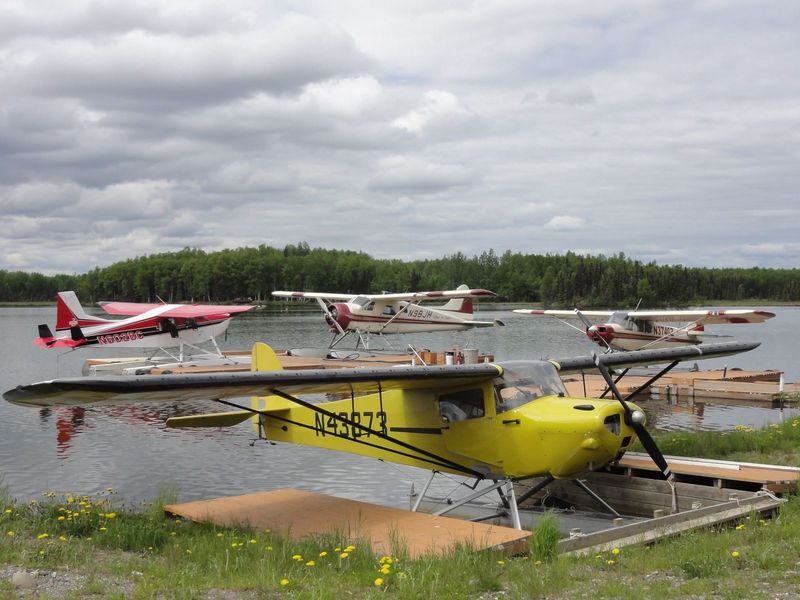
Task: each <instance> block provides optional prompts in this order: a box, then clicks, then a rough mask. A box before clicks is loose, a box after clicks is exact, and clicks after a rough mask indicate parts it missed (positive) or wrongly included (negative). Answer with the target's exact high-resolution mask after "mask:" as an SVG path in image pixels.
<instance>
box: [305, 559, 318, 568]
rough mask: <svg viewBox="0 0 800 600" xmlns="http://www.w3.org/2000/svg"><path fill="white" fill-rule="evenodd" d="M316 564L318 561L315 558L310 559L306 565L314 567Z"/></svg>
mask: <svg viewBox="0 0 800 600" xmlns="http://www.w3.org/2000/svg"><path fill="white" fill-rule="evenodd" d="M315 564H317V563H315V562H314V561H313V560H310V561H308V562H307V563H306V566H307V567H313V566H314V565H315Z"/></svg>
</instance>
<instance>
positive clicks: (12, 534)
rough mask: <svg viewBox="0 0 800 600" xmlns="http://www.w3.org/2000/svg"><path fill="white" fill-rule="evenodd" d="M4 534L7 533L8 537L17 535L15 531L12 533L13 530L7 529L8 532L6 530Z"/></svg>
mask: <svg viewBox="0 0 800 600" xmlns="http://www.w3.org/2000/svg"><path fill="white" fill-rule="evenodd" d="M6 535H7V536H8V537H14V536H15V535H17V534H16V533H14V532H13V531H9V532H7V533H6Z"/></svg>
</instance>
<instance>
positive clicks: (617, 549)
mask: <svg viewBox="0 0 800 600" xmlns="http://www.w3.org/2000/svg"><path fill="white" fill-rule="evenodd" d="M611 554H613V555H614V556H616V555H617V554H619V548H614V549H613V550H612V551H611Z"/></svg>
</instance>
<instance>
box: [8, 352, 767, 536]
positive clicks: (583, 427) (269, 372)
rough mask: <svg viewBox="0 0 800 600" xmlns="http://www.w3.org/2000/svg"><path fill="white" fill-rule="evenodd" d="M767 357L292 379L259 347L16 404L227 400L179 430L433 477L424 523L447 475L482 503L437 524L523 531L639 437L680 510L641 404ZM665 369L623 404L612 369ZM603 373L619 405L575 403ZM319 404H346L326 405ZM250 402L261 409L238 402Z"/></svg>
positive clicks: (342, 372) (295, 375)
mask: <svg viewBox="0 0 800 600" xmlns="http://www.w3.org/2000/svg"><path fill="white" fill-rule="evenodd" d="M757 346H758V344H757V343H752V344H745V343H736V342H728V343H720V344H708V345H704V346H702V347H697V346H685V347H678V348H672V349H655V350H639V351H633V352H628V353H612V354H600V355H591V356H582V357H576V358H565V359H561V360H520V361H508V362H498V363H485V364H473V365H454V366H449V365H446V366H410V365H406V366H402V367H390V368H369V367H361V368H341V369H314V370H291V371H285V370H281V364H280V362H279V361H278V358H277V356H276V355H275V353H274V352H273V351H272V350H271V349H270V348H269V347H268V346H267V345H265V344H261V343H258V344H256V345H254V347H253V350H252V362H251V371H250V372H231V371H227V372H218V373H213V374H206V373H192V374H177V373H174V374H165V375H140V376H114V377H76V378H67V379H55V380H51V381H44V382H40V383H34V384H30V385H22V386H18V387H17V388H15V389H12V390H9V391H7V392H5V393H4V394H3V397H4V398H5V399H6V400H7V401H9V402H11V403H13V404H17V405H22V406H29V407H35V408H45V407H50V406H87V405H94V404H110V403H116V404H125V403H137V402H158V401H165V402H169V403H171V404H173V405H175V406H179V405H180V404H181V403H183V402H190V401H193V400H214V401H216V402H217V403H219V404H221V405H224V406H226V407H229V408H231V407H232V408H234V409H235V410H233V411H228V412H221V413H210V414H200V415H190V416H177V417H171V418H169V419H167V422H166V424H167V426H168V427H224V426H233V425H237V424H239V423H243V422H245V421H247V420H248V419H249V420H251V422H252V426H253V428H254V429H255V432H256V434H257V435H258V437H259V438H262V439H265V440H267V441H269V442H289V443H295V444H303V445H308V446H315V447H320V448H327V449H331V450H338V451H343V452H350V453H354V454H359V455H364V456H368V457H372V458H376V459H379V460H382V461H391V462H395V463H399V464H403V465H410V466H413V467H420V468H423V469H428V470H431V471H432V475H431V477H430V479H429V480H428V482H427V483H426V485H425V488H424V490H423V491H422V493H421V494H420V495H419V496H418V498H417V501H416V503H415V505H414V506H413V507H412V509H413V510H417V508H418V507H419V506H420V502H421V501H422V499H423V497H424V496H425V494H426V492H427V491H428V488H429V486H430V483H431V481H432V480H433V477H434V476H435V475H436V474H437V473H447V474H454V475H461V476H466V477H468V478H470V481H471V478H474V479H475V484H474V486H471V489H473V490H475V491H474V493H472V494H471V495H470V496H469V497H467V498H465V499H463V500H462V501H459V502H455V503H453V504H452V505H448V506H445V508H443V509H441V510H439V511H437V512H436V513H435V514H444V513H446V512H449V511H450V510H453V509H455V508H457V507H458V506H462V505H463V504H465V503H467V502H470V501H472V500H475V499H477V498H479V497H481V496H483V495H485V494H487V493H489V492H493V491H497V492H498V493H499V494H500V497H501V500H502V503H503V505H504V506H505V509H504V510H506V514H510V516H511V519H512V523H513V525H514V526H515V527H516V528H518V529H519V528H520V520H519V513H518V506H519V504H520V503H521V502H523V501H524V500H526V499H527V498H528V497H530V496H531V495H532V494H533V493H536V492H537V491H539V490H541V489H542V488H543V487H544V486H546V485H547V484H548V483H550V482H552V481H554V480H556V479H568V480H575V481H576V482H577V483H578V484H579V485H584V486H585V484H582V482H580V480H579V479H578V478H579V477H580V476H581V475H583V474H586V473H588V472H590V471H594V470H597V469H600V468H602V467H604V466H606V465H608V464H609V463H612V462H614V461H616V460H618V459H620V458H621V457H622V455H623V454H624V453H625V452H626V450H627V449H628V448H629V447H630V445H631V443H632V442H633V440H634V439H635V438H636V437H638V438H639V440H640V441H641V442H642V445H643V446H644V447H645V449H646V450H647V452H648V454H649V455H650V457H651V458H652V459H653V461H654V463H655V464H656V465H657V466H658V468H659V469H660V471H661V473H662V475H663V476H664V478H665V479H666V480H667V481H668V482H670V484H671V486H672V489H673V508H674V507H675V502H676V501H675V486H674V484H673V479H674V478H673V475H672V473H671V471H670V467H669V465H668V463H667V460H666V459H665V458H664V456H663V455H662V454H661V452H660V450H659V449H658V447H657V445H656V444H655V442H654V441H653V439H652V438H651V437H650V434H649V433H648V431H647V429H646V428H645V415H644V413H643V412H642V410H641V409H640V408H639V407H638V406H636V405H635V404H633V403H632V402H630V398H631V397H632V396H633V395H634V394H635V393H637V392H638V391H640V390H642V389H645V388H646V387H647V386H649V385H650V384H652V382H654V381H655V380H656V379H658V378H659V377H660V376H662V375H663V374H665V373H666V372H668V371H669V370H670V369H671V368H672V367H674V366H675V365H677V364H678V363H679V362H681V361H685V360H698V359H702V358H713V357H720V356H728V355H732V354H737V353H740V352H746V351H748V350H751V349H753V348H755V347H757ZM655 363H669V364H668V366H667V367H665V368H664V369H662V371H661V372H660V373H659V374H658V375H656V376H654V377H653V378H651V380H650V381H649V382H648V383H647V384H645V385H644V386H641V387H640V388H639V389H638V390H637V391H636V392H634V393H632V394H629V395H628V396H626V397H623V396H622V395H621V394H620V392H619V389H618V387H617V386H616V382H615V381H614V380H613V379H612V377H611V372H610V371H611V369H620V368H627V367H631V366H636V365H642V364H655ZM594 369H597V370H599V371H600V373H601V374H602V376H603V378H604V379H605V380H606V382H607V385H608V388H609V389H610V390H611V391H612V392H613V394H614V399H590V398H583V397H570V396H569V394H568V392H567V390H566V388H565V386H564V384H563V382H562V380H561V376H563V375H567V374H570V373H579V372H584V371H586V370H594ZM309 394H311V395H312V397H311V398H309V396H308V395H309ZM318 394H330V395H334V396H335V397H336V398H337V399H335V400H330V401H324V402H318V403H315V402H314V399H313V395H318ZM248 396H249V397H250V399H249V401H247V400H244V401H237V400H236V399H237V398H240V399H241V398H246V397H248ZM533 477H543V478H544V479H543V482H542V483H537V484H536V485H534V486H533V487H531V488H530V490H529V491H528V492H525V493H524V494H522V495H520V496H519V497H517V496H516V495H515V491H514V485H513V484H514V482H517V481H521V480H526V479H530V478H533ZM479 484H480V485H479Z"/></svg>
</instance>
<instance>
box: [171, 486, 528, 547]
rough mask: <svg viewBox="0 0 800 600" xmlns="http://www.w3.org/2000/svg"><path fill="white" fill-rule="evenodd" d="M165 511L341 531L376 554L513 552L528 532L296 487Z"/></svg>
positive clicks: (277, 527)
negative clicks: (477, 551) (466, 550)
mask: <svg viewBox="0 0 800 600" xmlns="http://www.w3.org/2000/svg"><path fill="white" fill-rule="evenodd" d="M164 510H165V511H166V512H168V513H170V514H174V515H179V516H181V517H184V518H186V519H190V520H192V521H199V522H210V523H214V524H215V525H219V526H221V527H232V526H249V527H252V528H254V529H259V530H261V531H264V530H266V529H269V530H270V531H273V532H275V533H279V534H280V535H283V536H286V537H288V538H289V539H292V540H302V539H305V538H309V537H314V536H322V535H331V536H337V537H338V536H341V537H342V543H343V544H344V545H347V544H350V543H352V544H357V543H366V544H368V545H369V546H370V547H371V548H372V551H373V552H374V553H375V555H377V556H380V555H384V556H390V555H391V556H396V555H397V552H398V551H399V550H400V549H402V551H403V552H404V553H407V555H408V556H409V558H420V557H422V556H426V555H440V554H447V553H448V552H452V551H453V549H455V548H457V547H459V548H474V549H475V550H484V549H489V548H491V549H493V550H496V551H499V552H501V553H505V554H518V553H520V552H522V551H524V550H525V549H526V548H527V541H526V540H527V537H528V535H529V532H526V531H521V530H519V529H512V528H510V527H503V526H499V525H491V524H486V523H473V522H471V521H463V520H461V519H453V518H449V517H441V516H438V517H437V516H434V515H429V514H425V513H420V512H411V511H409V510H402V509H399V508H391V507H387V506H379V505H377V504H372V503H369V502H359V501H356V500H347V499H344V498H336V497H333V496H327V495H323V494H315V493H311V492H305V491H301V490H295V489H279V490H274V491H270V492H259V493H254V494H245V495H242V496H229V497H223V498H214V499H211V500H199V501H195V502H186V503H183V504H171V505H168V506H165V507H164Z"/></svg>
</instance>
